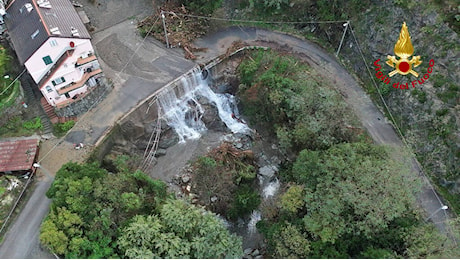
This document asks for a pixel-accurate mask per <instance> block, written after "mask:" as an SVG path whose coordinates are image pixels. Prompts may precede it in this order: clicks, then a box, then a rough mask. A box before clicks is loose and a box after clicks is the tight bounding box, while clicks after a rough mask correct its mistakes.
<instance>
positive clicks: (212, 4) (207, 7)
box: [179, 0, 222, 15]
mask: <svg viewBox="0 0 460 260" xmlns="http://www.w3.org/2000/svg"><path fill="white" fill-rule="evenodd" d="M179 4H183V5H184V6H186V7H188V8H189V9H190V10H192V11H193V12H196V13H200V14H206V15H210V14H212V13H214V11H215V10H216V9H217V8H219V7H220V6H221V5H222V0H214V1H208V0H180V1H179Z"/></svg>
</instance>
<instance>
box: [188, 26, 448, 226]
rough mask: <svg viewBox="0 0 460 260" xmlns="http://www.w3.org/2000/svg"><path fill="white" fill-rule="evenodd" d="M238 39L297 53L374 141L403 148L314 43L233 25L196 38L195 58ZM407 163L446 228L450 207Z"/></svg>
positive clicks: (208, 56) (423, 202) (427, 205)
mask: <svg viewBox="0 0 460 260" xmlns="http://www.w3.org/2000/svg"><path fill="white" fill-rule="evenodd" d="M237 40H242V41H244V42H246V43H248V44H250V45H258V46H267V47H277V48H280V49H282V50H288V51H290V52H291V53H295V54H297V56H299V57H300V58H302V59H304V60H305V61H307V62H308V63H309V64H310V65H311V66H313V67H315V68H316V69H317V71H318V72H319V73H320V74H321V75H323V77H325V78H327V79H329V81H330V82H331V83H332V84H334V85H335V87H336V88H337V89H338V90H339V92H340V93H341V94H342V96H343V97H344V99H345V101H346V102H347V104H348V105H349V106H350V107H351V108H352V109H353V111H354V112H355V114H356V115H357V116H358V118H359V119H360V121H361V123H362V124H363V126H364V127H365V128H366V129H367V131H368V133H369V134H370V136H371V137H372V139H373V140H374V142H375V143H377V144H382V145H391V146H395V147H401V149H402V148H403V146H404V145H403V143H402V141H401V139H400V137H399V136H398V135H397V134H396V132H395V129H394V128H393V126H392V124H391V123H390V122H389V120H387V119H386V117H385V116H384V115H383V114H382V112H381V111H380V110H379V109H378V108H377V106H376V105H375V104H374V103H373V102H372V100H371V99H370V97H369V96H368V95H367V94H366V93H365V91H364V90H363V89H362V88H361V87H360V86H359V84H358V83H357V82H356V80H355V79H354V78H353V77H352V76H351V75H350V74H349V73H348V71H347V70H346V69H345V68H344V67H343V66H341V65H340V64H339V63H338V62H337V60H336V58H335V57H334V56H332V55H331V54H329V53H327V52H326V51H324V50H323V49H321V48H320V47H319V46H317V45H316V44H314V43H311V42H308V41H305V40H302V39H299V38H297V37H293V36H289V35H286V34H282V33H276V32H271V31H267V30H264V29H256V28H242V27H236V26H235V27H230V28H227V29H226V30H222V31H220V32H218V33H216V34H213V35H210V36H207V37H204V38H202V39H200V40H197V41H196V42H195V44H196V45H197V46H198V47H205V48H208V51H207V52H206V53H202V54H201V56H199V59H198V62H202V63H207V62H209V61H210V60H212V59H213V58H214V57H217V56H218V55H220V54H224V53H225V52H226V50H227V48H228V47H230V46H231V44H232V43H233V42H234V41H237ZM363 73H366V72H363ZM406 163H409V164H410V167H411V169H412V173H413V174H414V176H417V177H418V178H420V179H421V181H422V185H423V186H422V190H421V192H420V193H419V194H418V196H417V201H418V204H419V206H420V207H421V208H422V209H423V210H424V212H425V216H426V217H429V216H431V217H430V219H431V220H432V221H433V222H434V223H435V225H436V226H437V227H438V228H439V229H440V230H441V231H445V230H446V228H447V227H446V225H445V221H446V220H447V219H448V217H449V216H448V214H450V212H449V210H448V211H443V210H439V209H440V208H441V207H442V205H443V204H442V203H441V202H440V200H439V197H438V195H437V194H436V193H435V192H434V190H433V189H432V186H431V184H430V182H429V181H428V179H427V178H425V175H424V174H423V172H422V170H421V168H420V166H419V163H418V162H417V160H416V159H415V158H413V159H411V160H409V161H408V162H407V161H406ZM433 213H435V214H433Z"/></svg>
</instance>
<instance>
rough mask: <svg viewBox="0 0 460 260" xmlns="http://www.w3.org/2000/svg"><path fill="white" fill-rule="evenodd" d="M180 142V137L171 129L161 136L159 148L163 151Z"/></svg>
mask: <svg viewBox="0 0 460 260" xmlns="http://www.w3.org/2000/svg"><path fill="white" fill-rule="evenodd" d="M178 142H179V136H177V134H176V132H174V130H172V129H169V130H167V131H166V132H164V133H162V134H161V137H160V141H159V143H158V147H159V148H162V149H166V148H169V147H171V146H173V145H175V144H177V143H178Z"/></svg>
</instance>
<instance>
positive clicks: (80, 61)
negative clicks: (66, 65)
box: [75, 54, 97, 67]
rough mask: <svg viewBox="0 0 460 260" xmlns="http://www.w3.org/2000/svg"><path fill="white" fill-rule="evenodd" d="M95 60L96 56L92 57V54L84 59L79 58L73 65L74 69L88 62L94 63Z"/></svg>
mask: <svg viewBox="0 0 460 260" xmlns="http://www.w3.org/2000/svg"><path fill="white" fill-rule="evenodd" d="M95 60H97V58H96V55H94V54H91V55H89V56H88V57H86V58H81V57H80V58H78V59H77V62H76V63H75V67H79V66H81V65H84V64H87V63H90V62H92V61H95Z"/></svg>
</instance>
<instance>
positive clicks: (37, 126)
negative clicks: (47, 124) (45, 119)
mask: <svg viewBox="0 0 460 260" xmlns="http://www.w3.org/2000/svg"><path fill="white" fill-rule="evenodd" d="M22 126H23V127H24V128H25V129H27V130H42V128H43V125H42V120H41V119H40V118H39V117H36V118H34V119H32V120H30V121H26V122H24V123H23V124H22Z"/></svg>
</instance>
